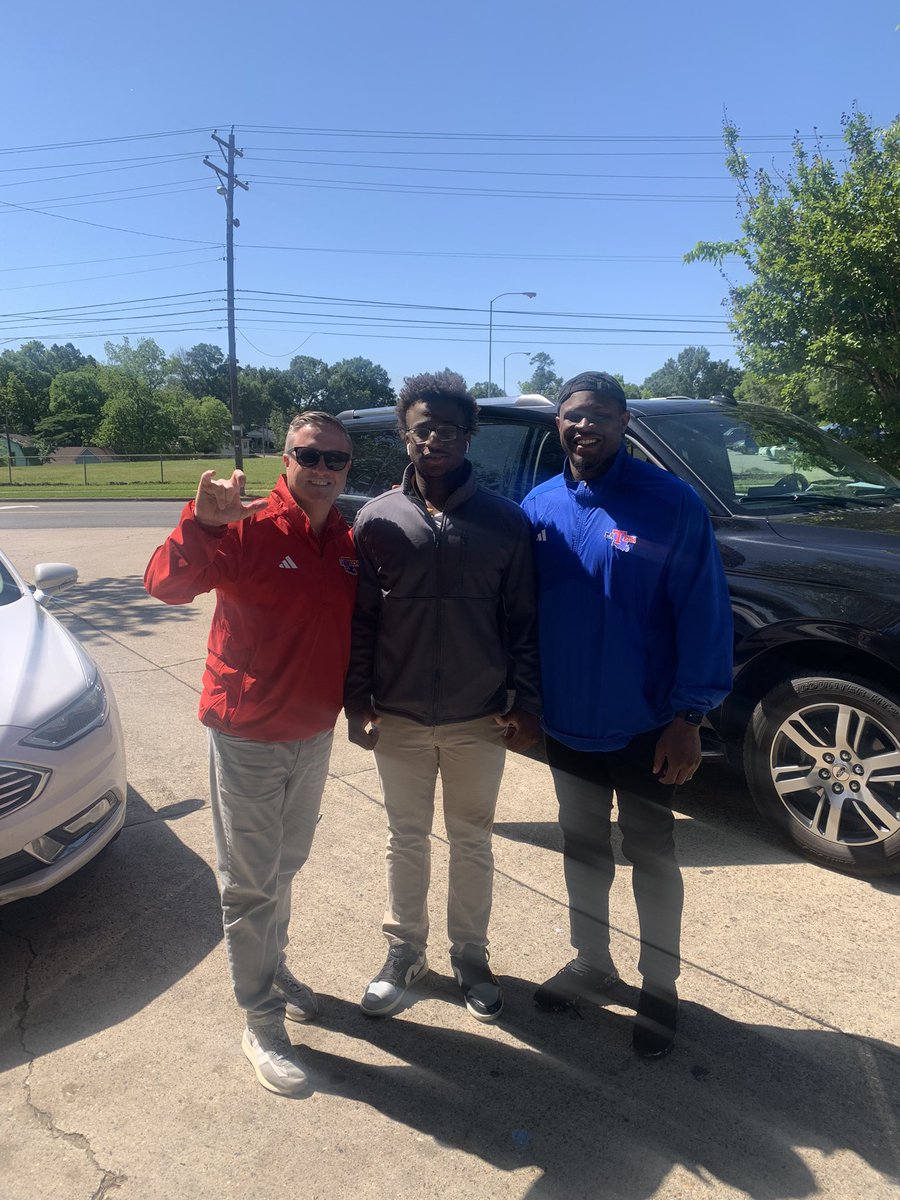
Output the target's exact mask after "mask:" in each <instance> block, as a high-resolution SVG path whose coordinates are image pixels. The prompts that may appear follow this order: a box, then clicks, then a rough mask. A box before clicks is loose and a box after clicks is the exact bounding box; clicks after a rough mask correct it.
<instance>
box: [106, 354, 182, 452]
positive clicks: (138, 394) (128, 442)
mask: <svg viewBox="0 0 900 1200" xmlns="http://www.w3.org/2000/svg"><path fill="white" fill-rule="evenodd" d="M103 382H104V387H105V388H106V390H107V392H108V399H107V401H106V403H105V404H104V405H103V414H102V419H101V421H100V427H99V429H98V430H97V438H98V441H99V442H100V444H101V445H103V446H108V447H109V448H110V450H114V451H115V452H116V453H117V454H162V453H164V452H166V451H171V450H173V449H174V447H175V446H176V445H177V440H178V428H177V425H176V423H175V420H174V418H173V417H172V414H171V411H170V409H169V407H168V406H167V405H166V404H165V403H164V402H163V401H162V400H160V398H159V396H158V394H157V392H155V391H154V389H153V388H151V387H150V386H149V385H148V384H147V383H146V382H145V381H144V380H142V379H139V378H137V377H136V376H135V375H132V374H130V373H129V372H128V371H126V370H122V369H121V368H118V367H108V368H107V369H106V370H105V371H104V372H103Z"/></svg>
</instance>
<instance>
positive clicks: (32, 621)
mask: <svg viewBox="0 0 900 1200" xmlns="http://www.w3.org/2000/svg"><path fill="white" fill-rule="evenodd" d="M0 663H2V664H3V666H2V681H3V682H2V687H0V726H3V725H14V726H17V727H19V728H23V729H34V728H35V727H36V726H38V725H41V724H43V722H44V721H46V720H47V719H48V718H49V717H52V716H53V715H54V713H57V712H59V710H60V709H61V708H65V706H66V705H67V704H70V703H71V702H72V701H73V700H75V699H76V698H77V697H78V696H80V695H81V693H82V692H83V691H84V690H85V688H86V687H87V686H88V684H89V683H90V681H91V679H92V678H93V676H94V672H95V670H96V668H95V667H94V664H93V663H92V661H91V659H90V658H89V657H88V655H87V654H86V653H85V652H84V650H82V649H81V647H80V646H79V645H78V643H77V642H76V641H75V640H74V638H73V637H72V636H71V635H70V634H69V633H67V632H66V630H65V629H64V628H63V627H62V625H60V623H59V622H58V621H57V620H56V618H55V617H53V616H51V615H50V613H48V612H47V611H46V610H45V609H44V608H43V607H42V606H41V605H40V604H38V603H37V602H36V601H35V600H34V599H32V597H31V596H30V595H26V596H23V597H22V598H21V599H20V600H16V601H15V603H13V604H6V605H4V606H3V607H2V608H0Z"/></svg>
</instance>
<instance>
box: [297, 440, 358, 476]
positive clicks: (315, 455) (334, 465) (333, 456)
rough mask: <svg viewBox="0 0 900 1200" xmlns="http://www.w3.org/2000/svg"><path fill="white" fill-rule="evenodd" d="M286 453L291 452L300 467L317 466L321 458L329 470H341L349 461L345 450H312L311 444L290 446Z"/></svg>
mask: <svg viewBox="0 0 900 1200" xmlns="http://www.w3.org/2000/svg"><path fill="white" fill-rule="evenodd" d="M288 454H293V456H294V458H295V459H296V460H297V462H298V463H299V464H300V466H301V467H317V466H318V465H319V459H320V458H322V459H324V460H325V466H326V467H327V468H328V470H329V471H342V470H343V469H344V467H346V465H347V463H348V462H349V461H350V455H349V454H348V453H347V451H346V450H313V448H312V446H291V448H290V450H288Z"/></svg>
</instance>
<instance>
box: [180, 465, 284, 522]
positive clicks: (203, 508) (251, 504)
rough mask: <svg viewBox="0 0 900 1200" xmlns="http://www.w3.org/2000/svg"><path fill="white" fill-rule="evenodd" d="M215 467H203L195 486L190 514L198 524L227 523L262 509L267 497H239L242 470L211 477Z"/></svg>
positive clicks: (243, 481)
mask: <svg viewBox="0 0 900 1200" xmlns="http://www.w3.org/2000/svg"><path fill="white" fill-rule="evenodd" d="M214 475H215V471H204V472H203V474H202V475H201V476H200V483H199V484H198V486H197V496H196V499H195V500H194V516H195V517H196V518H197V520H198V521H199V522H200V524H201V525H210V526H217V525H229V524H231V522H232V521H244V520H246V518H247V517H249V516H251V514H253V513H255V512H262V510H263V509H264V508H265V507H266V505H267V504H268V503H269V502H268V500H266V499H262V500H243V499H242V498H241V497H242V494H243V491H244V483H245V480H246V476H245V475H244V472H243V471H233V472H232V474H231V478H230V479H213V476H214Z"/></svg>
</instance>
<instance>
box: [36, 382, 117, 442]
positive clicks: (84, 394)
mask: <svg viewBox="0 0 900 1200" xmlns="http://www.w3.org/2000/svg"><path fill="white" fill-rule="evenodd" d="M107 399H108V395H107V392H106V389H105V388H104V386H103V379H102V375H101V372H100V370H99V368H98V367H96V366H90V367H82V368H81V369H80V370H76V371H64V372H62V373H61V374H59V375H57V376H56V377H55V378H54V379H53V381H52V383H51V384H50V403H49V408H50V411H49V414H48V415H47V416H46V417H44V418H42V419H41V420H40V421H38V422H36V424H35V434H36V435H37V437H38V439H39V440H40V441H41V443H42V444H43V446H44V448H45V452H50V451H51V450H55V449H56V447H57V446H91V445H93V444H94V443H95V441H96V438H97V428H98V426H99V424H100V416H101V412H102V410H103V405H104V404H105V403H106V401H107Z"/></svg>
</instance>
